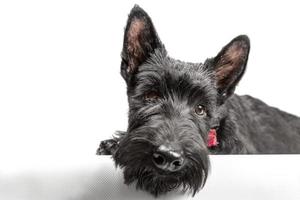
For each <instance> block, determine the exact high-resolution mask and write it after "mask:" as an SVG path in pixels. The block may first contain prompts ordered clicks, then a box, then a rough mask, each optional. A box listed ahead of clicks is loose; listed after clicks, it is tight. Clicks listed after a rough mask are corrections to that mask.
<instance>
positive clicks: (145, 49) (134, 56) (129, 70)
mask: <svg viewBox="0 0 300 200" xmlns="http://www.w3.org/2000/svg"><path fill="white" fill-rule="evenodd" d="M158 48H163V44H162V43H161V42H160V40H159V37H158V36H157V33H156V31H155V28H154V26H153V24H152V21H151V18H150V17H149V16H148V14H147V13H146V12H145V11H144V10H143V9H142V8H140V7H139V6H138V5H135V6H134V7H133V8H132V10H131V12H130V14H129V16H128V21H127V25H126V28H125V33H124V43H123V50H122V54H121V56H122V63H121V74H122V76H123V78H124V79H125V80H126V81H127V80H128V78H129V77H130V76H131V75H132V74H134V73H135V72H136V70H137V68H138V66H139V65H141V64H143V62H145V61H146V60H147V58H149V56H150V55H151V54H152V53H154V51H155V49H158Z"/></svg>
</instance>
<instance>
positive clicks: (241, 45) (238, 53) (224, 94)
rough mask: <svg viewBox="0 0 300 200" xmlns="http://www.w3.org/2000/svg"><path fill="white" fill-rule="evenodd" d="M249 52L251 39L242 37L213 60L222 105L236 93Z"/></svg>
mask: <svg viewBox="0 0 300 200" xmlns="http://www.w3.org/2000/svg"><path fill="white" fill-rule="evenodd" d="M249 51H250V40H249V38H248V37H247V36H246V35H240V36H238V37H236V38H234V39H233V40H232V41H231V42H229V44H227V45H226V46H225V47H223V49H222V50H221V51H220V52H219V54H218V55H217V56H216V57H215V58H213V59H212V68H213V71H214V73H213V74H214V76H215V79H216V86H217V89H218V93H219V95H220V103H223V102H224V101H225V100H226V99H227V98H228V97H229V96H230V95H232V94H233V93H234V90H235V87H236V85H237V84H238V82H239V81H240V79H241V78H242V76H243V74H244V72H245V69H246V65H247V60H248V55H249Z"/></svg>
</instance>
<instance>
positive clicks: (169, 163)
mask: <svg viewBox="0 0 300 200" xmlns="http://www.w3.org/2000/svg"><path fill="white" fill-rule="evenodd" d="M152 160H153V163H154V164H155V166H156V167H158V168H160V169H163V170H165V171H171V172H175V171H178V170H180V169H181V168H182V167H183V165H184V161H185V159H184V156H183V153H182V152H180V151H175V150H172V149H171V148H167V147H165V146H163V145H162V146H160V147H159V148H158V149H157V150H156V151H155V152H154V153H153V158H152Z"/></svg>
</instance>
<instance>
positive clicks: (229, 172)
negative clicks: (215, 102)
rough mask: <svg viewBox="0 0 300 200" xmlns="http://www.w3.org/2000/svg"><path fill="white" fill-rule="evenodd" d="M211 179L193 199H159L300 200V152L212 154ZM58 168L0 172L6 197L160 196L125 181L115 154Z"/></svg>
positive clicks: (126, 199) (111, 199) (109, 199)
mask: <svg viewBox="0 0 300 200" xmlns="http://www.w3.org/2000/svg"><path fill="white" fill-rule="evenodd" d="M211 162H212V171H211V173H210V176H209V178H208V181H207V184H206V186H205V187H204V189H203V190H202V191H200V192H199V193H198V194H196V196H195V197H194V198H192V197H191V196H189V195H184V194H181V193H179V192H173V193H169V194H167V195H164V196H161V197H160V198H159V199H174V200H175V199H176V200H179V199H181V200H183V199H195V200H196V199H202V200H205V199H210V200H214V199H216V200H219V199H220V198H222V199H230V200H241V199H243V200H248V199H249V200H253V199H255V200H265V199H272V200H299V199H300V190H299V188H300V171H299V162H300V156H299V155H285V156H275V155H268V156H266V155H260V156H211ZM72 165H73V166H72V167H66V166H64V167H60V168H59V169H56V170H52V171H47V170H30V169H28V170H25V171H23V172H22V173H18V174H14V173H13V174H11V173H8V174H5V175H2V177H0V197H1V199H5V200H40V199H43V200H48V199H49V200H54V199H55V200H98V199H101V200H118V199H122V200H140V199H155V198H153V197H152V196H150V195H149V194H148V193H145V192H142V191H136V190H135V188H134V186H130V187H128V186H126V185H124V184H123V174H122V171H121V170H117V171H116V170H115V168H114V164H113V162H112V160H111V159H110V157H108V156H102V157H96V156H95V157H90V158H88V159H85V160H80V161H79V162H77V163H72Z"/></svg>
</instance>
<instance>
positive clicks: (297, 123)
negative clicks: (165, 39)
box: [97, 6, 300, 196]
mask: <svg viewBox="0 0 300 200" xmlns="http://www.w3.org/2000/svg"><path fill="white" fill-rule="evenodd" d="M249 50H250V41H249V38H248V37H247V36H246V35H240V36H238V37H236V38H234V39H233V40H232V41H231V42H229V43H228V44H227V45H226V46H225V47H223V48H222V50H221V51H220V52H219V53H218V54H217V56H215V57H213V58H209V59H207V60H206V61H205V62H204V63H188V62H182V61H179V60H176V59H173V58H171V57H169V56H168V54H167V51H166V49H165V47H164V45H163V44H162V42H161V41H160V39H159V37H158V35H157V33H156V30H155V28H154V26H153V24H152V21H151V19H150V17H149V16H148V14H147V13H146V12H145V11H144V10H143V9H141V8H140V7H139V6H134V8H133V9H132V10H131V12H130V14H129V17H128V21H127V25H126V28H125V34H124V44H123V50H122V54H121V57H122V62H121V75H122V77H123V78H124V79H125V81H126V84H127V94H128V102H129V121H128V124H129V126H128V129H127V131H126V132H119V133H118V134H117V135H116V136H115V137H114V138H112V139H109V140H105V141H102V142H101V144H100V147H99V148H98V150H97V153H98V154H100V155H112V157H113V159H114V161H115V163H116V165H117V166H119V167H121V168H123V170H124V171H123V172H124V179H125V183H126V184H131V183H135V184H136V187H137V189H142V190H145V191H148V192H150V193H151V194H153V195H155V196H158V195H161V194H165V193H167V192H169V191H171V190H174V189H179V190H183V191H184V192H186V191H190V192H191V193H192V194H193V195H194V194H195V193H196V192H198V191H199V190H200V189H201V188H202V187H203V186H204V184H205V182H206V179H207V175H208V172H209V168H210V164H209V157H208V155H209V154H269V153H280V154H282V153H300V118H298V117H296V116H293V115H291V114H288V113H286V112H283V111H281V110H279V109H277V108H274V107H270V106H268V105H266V104H265V103H263V102H262V101H260V100H258V99H255V98H253V97H251V96H238V95H236V94H234V90H235V87H236V85H237V84H238V82H239V81H240V80H241V78H242V76H243V74H244V72H245V69H246V64H247V60H248V54H249Z"/></svg>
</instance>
